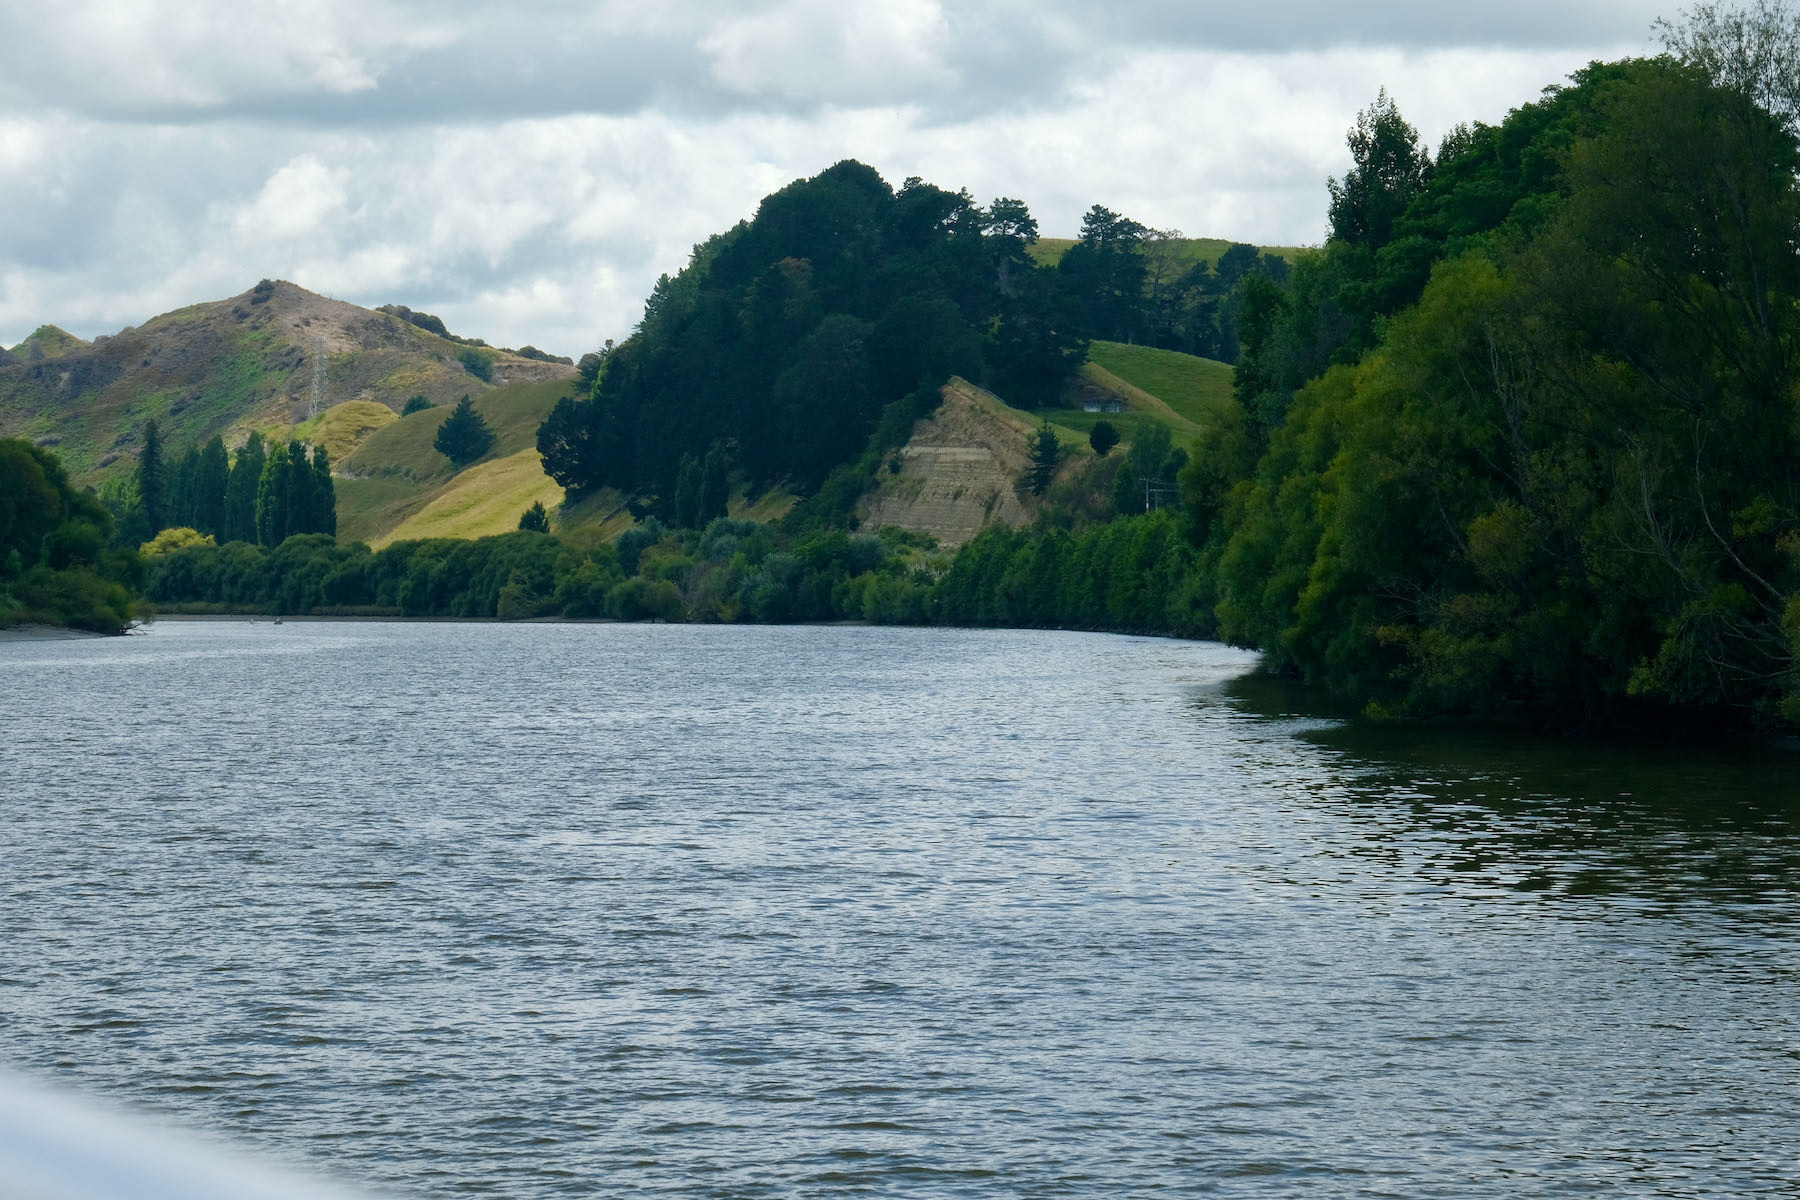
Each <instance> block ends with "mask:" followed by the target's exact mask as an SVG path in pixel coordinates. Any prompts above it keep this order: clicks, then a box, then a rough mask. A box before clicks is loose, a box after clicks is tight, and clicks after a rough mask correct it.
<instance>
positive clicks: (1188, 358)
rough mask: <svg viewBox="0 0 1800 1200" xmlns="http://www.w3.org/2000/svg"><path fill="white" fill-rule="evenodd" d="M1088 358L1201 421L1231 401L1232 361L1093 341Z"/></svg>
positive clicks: (1118, 343)
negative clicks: (1227, 361)
mask: <svg viewBox="0 0 1800 1200" xmlns="http://www.w3.org/2000/svg"><path fill="white" fill-rule="evenodd" d="M1088 362H1090V363H1092V364H1093V365H1095V366H1097V367H1099V368H1101V369H1102V370H1105V371H1108V372H1110V373H1111V374H1113V375H1115V376H1117V377H1118V378H1120V379H1123V380H1124V381H1125V382H1126V383H1129V384H1131V385H1133V386H1134V387H1139V388H1142V389H1143V390H1144V391H1146V392H1149V393H1150V394H1151V395H1153V396H1155V397H1156V398H1157V399H1158V400H1161V401H1162V402H1163V403H1164V404H1166V405H1168V406H1169V407H1170V408H1172V409H1174V410H1175V412H1176V414H1177V415H1179V416H1180V417H1182V418H1184V419H1185V420H1188V421H1192V422H1194V423H1195V424H1197V425H1204V424H1205V423H1206V422H1207V421H1208V420H1210V419H1212V418H1213V417H1214V416H1216V415H1217V414H1218V413H1219V412H1220V411H1221V410H1222V409H1224V408H1225V407H1227V406H1228V405H1229V404H1230V403H1231V375H1232V371H1233V369H1234V368H1233V367H1232V366H1231V364H1230V363H1222V362H1218V361H1216V360H1214V359H1210V358H1196V357H1195V356H1194V355H1192V354H1182V353H1181V352H1180V351H1177V350H1158V349H1156V348H1154V347H1152V346H1128V345H1126V344H1124V343H1123V342H1093V343H1091V344H1090V345H1089V346H1088Z"/></svg>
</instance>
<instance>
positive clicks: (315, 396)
mask: <svg viewBox="0 0 1800 1200" xmlns="http://www.w3.org/2000/svg"><path fill="white" fill-rule="evenodd" d="M324 409H325V335H324V334H322V333H318V334H314V335H313V385H312V396H311V397H309V398H308V399H307V402H306V417H307V420H311V419H312V418H314V417H316V416H318V415H319V414H320V413H321V412H323V411H324Z"/></svg>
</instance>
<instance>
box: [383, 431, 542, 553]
mask: <svg viewBox="0 0 1800 1200" xmlns="http://www.w3.org/2000/svg"><path fill="white" fill-rule="evenodd" d="M562 499H563V490H562V488H560V487H558V486H557V484H556V481H555V480H554V479H551V478H550V477H549V476H548V475H546V474H544V463H543V460H542V459H541V458H539V457H538V452H537V450H536V448H535V447H534V448H530V449H525V450H521V451H519V452H518V453H517V454H511V455H508V456H507V457H505V458H498V459H495V458H490V459H485V460H483V461H482V462H479V463H477V464H475V465H474V466H472V467H470V468H469V469H468V470H466V471H462V472H460V473H459V474H458V475H457V476H456V478H455V479H453V480H451V482H450V483H449V485H448V486H446V487H443V488H440V489H438V490H437V491H436V492H435V493H434V494H433V495H432V496H431V498H430V499H429V500H428V501H426V503H425V504H424V505H422V506H421V507H420V508H419V509H418V510H417V511H416V512H414V513H413V514H412V515H411V516H409V517H407V518H406V519H405V520H404V521H401V522H400V524H398V525H396V526H394V527H393V528H392V529H390V530H388V531H387V532H385V533H382V534H379V535H377V536H376V537H375V538H374V539H373V540H371V541H370V543H369V545H370V546H371V547H373V548H375V549H377V550H379V549H380V548H381V547H383V546H385V545H387V544H388V543H389V542H398V541H404V540H406V539H408V538H439V537H441V538H478V537H487V536H489V535H490V534H496V533H507V532H509V531H511V530H514V529H517V528H518V527H519V516H520V515H521V514H522V513H524V511H525V510H526V509H528V508H530V507H531V506H532V504H533V503H541V504H542V505H543V506H544V507H545V508H547V509H554V508H555V507H556V506H557V505H559V504H561V503H562Z"/></svg>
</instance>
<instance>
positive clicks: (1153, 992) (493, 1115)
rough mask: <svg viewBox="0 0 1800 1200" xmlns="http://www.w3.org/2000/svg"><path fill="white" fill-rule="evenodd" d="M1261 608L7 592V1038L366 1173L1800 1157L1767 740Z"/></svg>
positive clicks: (540, 1183)
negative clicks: (1339, 713)
mask: <svg viewBox="0 0 1800 1200" xmlns="http://www.w3.org/2000/svg"><path fill="white" fill-rule="evenodd" d="M1252 663H1253V660H1252V659H1251V658H1249V657H1248V656H1246V655H1244V654H1241V653H1239V652H1236V651H1232V650H1228V649H1226V648H1224V647H1220V646H1215V645H1209V644H1204V643H1190V642H1176V641H1163V640H1153V639H1135V638H1120V637H1106V636H1099V635H1086V634H1072V633H1051V632H1007V631H1002V632H966V631H946V630H893V629H870V628H754V627H752V628H743V627H736V628H719V627H704V626H628V625H493V624H454V625H452V624H441V625H440V624H400V623H391V624H387V623H368V624H355V623H297V622H290V623H287V624H284V625H280V626H276V625H271V624H267V623H261V624H251V623H245V622H213V623H208V622H179V623H175V622H169V623H164V624H161V625H158V626H156V627H154V628H153V629H152V630H151V631H150V632H149V633H147V634H144V635H140V636H135V637H131V638H126V639H109V640H84V641H67V642H31V643H10V644H5V645H0V1063H5V1064H8V1065H10V1066H11V1067H13V1068H15V1069H17V1070H21V1071H24V1072H26V1073H29V1074H31V1075H33V1076H35V1077H38V1078H41V1079H45V1080H48V1081H50V1082H52V1083H54V1084H56V1085H58V1086H61V1087H65V1088H70V1089H74V1090H78V1091H82V1092H86V1093H90V1094H93V1095H97V1096H101V1097H105V1098H107V1099H108V1100H109V1101H112V1102H118V1103H128V1104H132V1105H135V1106H137V1107H139V1108H142V1109H148V1110H149V1111H151V1112H153V1113H156V1114H160V1115H161V1116H162V1117H164V1118H166V1119H169V1120H173V1121H175V1122H177V1123H180V1124H182V1125H185V1126H187V1127H190V1128H194V1129H198V1130H204V1131H208V1132H210V1133H215V1134H223V1135H226V1136H227V1137H229V1138H231V1139H234V1140H236V1141H238V1142H240V1143H242V1144H244V1145H247V1146H248V1147H250V1148H252V1149H253V1150H254V1151H256V1152H258V1153H260V1154H262V1155H264V1156H266V1157H269V1158H272V1159H275V1160H277V1161H291V1162H298V1163H304V1164H308V1165H309V1166H311V1167H313V1168H315V1169H318V1170H321V1171H324V1172H327V1173H329V1174H331V1175H332V1176H333V1177H335V1178H338V1179H341V1180H349V1181H353V1182H355V1183H357V1184H359V1185H362V1186H365V1187H369V1188H373V1189H376V1190H383V1191H386V1192H390V1193H393V1194H396V1195H401V1196H407V1195H451V1194H494V1195H502V1196H509V1197H549V1196H561V1195H612V1194H619V1193H624V1192H628V1191H630V1192H638V1193H643V1194H648V1195H668V1196H679V1197H714V1196H718V1197H724V1196H730V1197H757V1196H771V1197H773V1196H780V1197H810V1196H841V1195H857V1194H860V1195H882V1196H1031V1197H1052V1196H1080V1197H1102V1196H1104V1197H1121V1196H1139V1195H1149V1194H1154V1193H1170V1194H1205V1195H1219V1196H1258V1197H1261V1196H1308V1197H1315V1196H1322V1197H1333V1196H1365V1195H1378V1196H1408V1197H1412V1196H1420V1197H1423V1196H1456V1197H1488V1196H1492V1197H1516V1196H1538V1195H1563V1194H1582V1193H1591V1192H1602V1193H1607V1194H1617V1195H1659V1196H1678V1195H1683V1196H1685V1195H1719V1196H1724V1195H1779V1196H1800V1182H1796V1179H1797V1172H1796V1161H1797V1158H1800V926H1797V924H1796V918H1797V917H1800V896H1797V894H1796V885H1797V883H1800V776H1797V775H1796V772H1795V767H1796V765H1800V758H1797V756H1795V755H1793V754H1790V753H1783V752H1779V751H1746V750H1696V749H1693V748H1691V747H1690V748H1681V747H1648V748H1646V747H1614V748H1607V747H1600V748H1595V747H1585V748H1584V747H1576V746H1569V745H1563V744H1557V743H1545V742H1541V741H1532V740H1529V739H1524V738H1516V739H1514V738H1506V737H1498V736H1487V737H1479V736H1472V735H1463V734H1449V733H1432V734H1424V733H1418V732H1408V731H1392V730H1389V731H1382V730H1370V729H1368V728H1366V727H1364V726H1361V725H1360V724H1358V723H1355V722H1344V721H1341V720H1338V719H1336V718H1333V717H1332V716H1330V715H1329V714H1322V713H1319V712H1313V711H1308V709H1307V704H1308V703H1309V702H1308V701H1307V700H1306V699H1305V698H1304V697H1301V696H1297V695H1296V694H1294V693H1291V692H1286V691H1283V690H1281V689H1279V688H1276V687H1274V686H1273V685H1272V684H1269V683H1267V682H1266V681H1261V680H1259V679H1256V678H1253V677H1247V676H1246V672H1247V671H1248V670H1249V668H1250V667H1251V666H1252Z"/></svg>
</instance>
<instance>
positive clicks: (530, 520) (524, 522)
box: [519, 500, 550, 533]
mask: <svg viewBox="0 0 1800 1200" xmlns="http://www.w3.org/2000/svg"><path fill="white" fill-rule="evenodd" d="M519 528H520V529H523V530H526V531H528V532H531V533H549V532H550V514H549V513H547V512H545V511H544V503H543V501H541V500H534V501H532V504H531V507H530V508H528V509H526V510H525V511H524V512H523V513H520V514H519Z"/></svg>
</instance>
